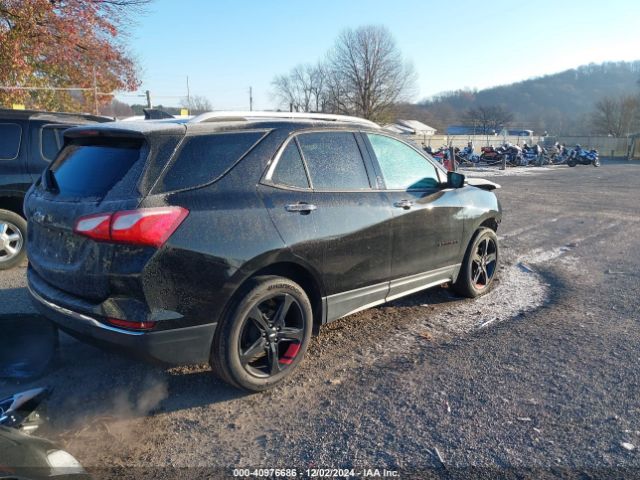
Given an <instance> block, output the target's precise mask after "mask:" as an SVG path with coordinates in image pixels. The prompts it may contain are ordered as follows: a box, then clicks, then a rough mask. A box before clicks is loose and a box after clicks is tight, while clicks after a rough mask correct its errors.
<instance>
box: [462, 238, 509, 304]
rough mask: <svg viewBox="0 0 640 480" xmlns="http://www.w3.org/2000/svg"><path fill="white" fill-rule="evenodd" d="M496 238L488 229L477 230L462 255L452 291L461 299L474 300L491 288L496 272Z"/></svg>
mask: <svg viewBox="0 0 640 480" xmlns="http://www.w3.org/2000/svg"><path fill="white" fill-rule="evenodd" d="M498 260H499V255H498V237H497V236H496V233H495V232H494V231H493V230H491V229H490V228H482V229H480V230H478V232H477V233H476V235H475V237H474V238H473V239H472V240H471V242H470V243H469V246H468V247H467V252H466V253H465V255H464V260H463V261H462V266H461V267H460V272H459V273H458V278H457V279H456V281H455V283H454V284H453V289H454V290H455V291H456V292H457V293H458V294H459V295H462V296H463V297H468V298H475V297H477V296H479V295H483V294H485V293H487V292H488V291H489V290H490V289H491V287H492V286H493V280H494V278H495V276H496V272H497V271H498Z"/></svg>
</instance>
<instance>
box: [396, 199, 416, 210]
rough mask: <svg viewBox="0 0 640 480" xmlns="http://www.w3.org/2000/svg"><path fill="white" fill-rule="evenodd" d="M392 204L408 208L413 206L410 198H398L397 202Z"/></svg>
mask: <svg viewBox="0 0 640 480" xmlns="http://www.w3.org/2000/svg"><path fill="white" fill-rule="evenodd" d="M393 206H394V207H398V208H404V209H405V210H409V209H410V208H411V207H412V206H413V202H412V201H411V200H400V201H399V202H396V203H394V204H393Z"/></svg>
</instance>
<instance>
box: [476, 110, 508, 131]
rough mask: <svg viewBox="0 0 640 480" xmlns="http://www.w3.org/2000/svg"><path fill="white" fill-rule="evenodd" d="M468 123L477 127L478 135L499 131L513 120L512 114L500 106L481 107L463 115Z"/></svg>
mask: <svg viewBox="0 0 640 480" xmlns="http://www.w3.org/2000/svg"><path fill="white" fill-rule="evenodd" d="M465 118H466V120H467V121H468V122H470V123H471V124H473V125H475V126H477V127H478V131H479V132H480V133H488V132H489V131H490V130H494V131H496V132H497V131H499V130H501V129H502V128H503V127H504V126H505V125H506V124H507V123H509V122H510V121H512V120H513V114H512V113H511V112H509V111H508V110H506V109H505V108H504V107H502V106H500V105H481V106H478V107H476V108H470V109H469V110H467V112H466V113H465Z"/></svg>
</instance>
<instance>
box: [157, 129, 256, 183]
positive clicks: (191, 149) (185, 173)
mask: <svg viewBox="0 0 640 480" xmlns="http://www.w3.org/2000/svg"><path fill="white" fill-rule="evenodd" d="M264 134H265V132H237V133H215V134H211V135H196V136H192V137H188V138H187V139H186V140H185V144H184V146H183V147H182V149H181V150H180V152H179V153H178V156H177V158H176V160H175V162H174V163H173V165H171V166H170V167H169V170H168V171H167V173H165V175H164V181H163V184H162V187H163V189H164V191H171V190H177V189H182V188H193V187H196V186H199V185H204V184H206V183H210V182H213V181H215V180H217V179H219V178H220V177H221V176H222V175H224V174H225V173H226V172H227V171H228V170H229V169H230V168H231V167H233V166H234V165H235V164H236V163H237V162H238V161H239V160H240V159H241V158H242V157H243V156H244V155H245V154H246V153H247V152H248V151H249V150H250V149H251V148H252V147H253V146H254V145H255V144H256V143H257V142H258V140H260V139H261V138H262V137H263V136H264Z"/></svg>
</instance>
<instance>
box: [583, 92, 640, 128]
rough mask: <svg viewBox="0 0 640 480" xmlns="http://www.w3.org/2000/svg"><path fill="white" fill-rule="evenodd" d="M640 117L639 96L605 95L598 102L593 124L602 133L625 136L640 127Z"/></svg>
mask: <svg viewBox="0 0 640 480" xmlns="http://www.w3.org/2000/svg"><path fill="white" fill-rule="evenodd" d="M639 117H640V98H638V97H637V96H635V95H622V96H620V97H618V98H612V97H604V98H603V99H601V100H600V101H598V102H597V103H596V109H595V112H594V116H593V126H594V127H595V128H596V130H598V131H599V132H600V133H606V134H607V135H613V136H615V137H623V136H625V135H628V134H629V133H632V132H633V131H634V130H635V129H637V128H638V127H639V123H640V122H639V120H640V118H639Z"/></svg>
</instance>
